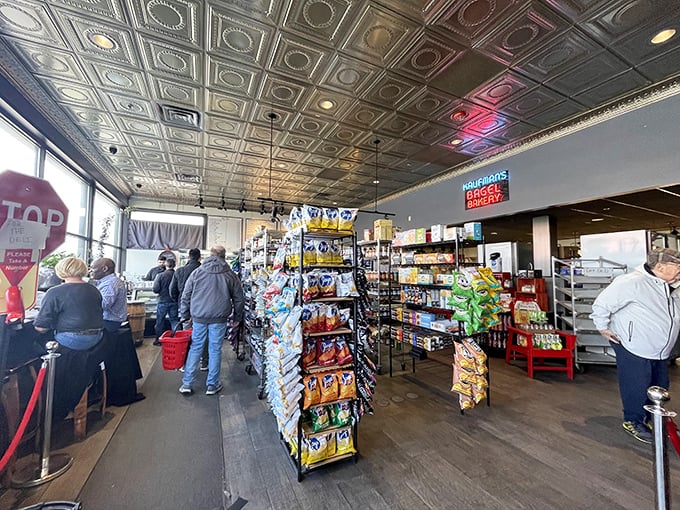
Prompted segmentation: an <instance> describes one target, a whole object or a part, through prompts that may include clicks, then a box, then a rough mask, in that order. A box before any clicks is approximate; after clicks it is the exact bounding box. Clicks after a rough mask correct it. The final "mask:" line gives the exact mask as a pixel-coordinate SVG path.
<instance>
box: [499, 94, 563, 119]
mask: <svg viewBox="0 0 680 510" xmlns="http://www.w3.org/2000/svg"><path fill="white" fill-rule="evenodd" d="M564 100H565V97H564V96H562V95H561V94H558V93H557V92H555V91H553V90H551V89H549V88H548V87H543V86H539V87H536V88H535V89H532V90H530V91H529V92H527V93H526V94H522V95H521V97H518V98H512V99H511V100H510V101H507V102H504V103H503V104H501V105H499V108H498V110H499V111H500V112H502V113H505V114H507V115H511V116H513V117H515V118H518V119H523V118H526V117H528V116H529V115H532V114H534V113H536V112H537V111H538V110H545V109H547V108H550V107H551V106H552V105H554V104H557V103H561V102H562V101H564Z"/></svg>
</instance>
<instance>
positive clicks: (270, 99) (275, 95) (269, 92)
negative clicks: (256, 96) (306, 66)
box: [260, 75, 311, 108]
mask: <svg viewBox="0 0 680 510" xmlns="http://www.w3.org/2000/svg"><path fill="white" fill-rule="evenodd" d="M310 90H311V87H309V86H308V85H303V84H298V83H295V82H292V81H291V80H287V79H284V78H279V77H276V76H271V75H270V76H267V77H266V78H265V79H264V83H263V85H262V92H261V94H260V100H261V101H263V102H265V103H270V104H273V105H282V106H284V107H288V108H297V107H298V106H300V104H301V103H302V102H303V101H304V99H305V98H306V96H307V94H308V92H309V91H310Z"/></svg>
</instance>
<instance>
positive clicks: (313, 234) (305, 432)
mask: <svg viewBox="0 0 680 510" xmlns="http://www.w3.org/2000/svg"><path fill="white" fill-rule="evenodd" d="M289 236H291V237H292V238H295V239H296V241H297V242H299V250H300V251H299V257H300V258H299V264H300V265H299V266H297V267H295V268H291V269H295V270H297V272H298V275H299V283H298V292H297V300H296V302H297V305H299V306H303V305H304V301H303V285H304V283H303V278H302V275H303V274H304V273H305V272H306V271H308V270H312V269H335V270H342V271H343V272H348V271H351V272H352V274H353V277H354V280H355V281H356V278H357V266H356V262H357V260H358V258H357V240H356V234H355V233H354V232H353V231H351V232H338V231H310V232H307V231H305V230H304V229H299V230H297V231H295V232H292V233H289ZM309 240H326V241H328V240H333V241H340V242H347V241H349V244H350V245H351V260H352V265H351V266H350V265H344V264H343V265H340V264H314V265H305V264H304V246H305V241H309ZM344 251H345V250H343V253H344ZM311 302H346V303H351V305H352V307H351V310H352V312H351V313H352V317H351V320H350V325H351V326H352V327H351V328H342V329H339V330H335V331H329V332H323V333H311V334H307V335H306V336H305V338H310V337H314V336H337V335H350V338H351V345H352V346H353V349H352V354H353V358H354V359H353V363H352V364H351V365H343V366H342V367H341V366H330V367H323V368H322V367H319V368H316V367H313V368H312V367H307V368H306V369H305V368H304V367H303V365H302V357H300V361H299V364H298V367H299V370H300V375H299V378H300V381H301V380H302V379H303V378H304V376H305V375H308V374H310V373H316V374H322V373H324V372H332V371H335V370H339V369H343V370H347V369H348V368H351V369H352V371H353V372H354V380H355V382H356V383H357V389H358V373H357V355H358V353H359V347H358V335H357V330H356V325H357V319H358V306H357V298H356V297H320V298H316V299H312V301H311ZM303 394H304V392H303ZM303 394H301V395H300V401H299V409H300V418H298V423H297V448H296V449H295V451H294V452H291V450H290V448H289V446H288V444H287V443H286V442H285V441H283V439H282V443H283V444H284V446H285V447H286V451H287V452H288V454H289V458H290V459H291V460H292V461H293V463H294V464H295V468H296V471H297V479H298V482H301V481H302V479H303V477H304V475H305V474H307V473H309V472H310V471H313V470H315V469H318V468H320V467H323V466H327V465H329V464H332V463H335V462H339V461H342V460H346V459H350V458H351V459H353V460H354V461H355V462H356V461H357V459H358V455H359V448H358V413H357V412H356V406H357V405H358V402H357V399H356V398H355V399H352V402H353V406H354V410H353V412H352V424H351V425H349V427H350V428H351V434H352V442H353V445H354V450H355V452H354V453H344V454H340V455H337V454H336V455H335V456H333V457H330V458H326V459H324V460H322V461H320V462H316V463H314V464H307V465H304V464H303V463H302V450H303V448H304V446H303V445H304V443H303V439H306V438H310V437H312V436H314V435H316V434H315V433H312V432H311V431H310V430H309V429H308V428H307V427H306V426H305V425H304V423H303V420H304V411H305V409H304V397H303ZM357 397H358V394H357ZM344 400H347V399H340V400H338V401H333V402H324V403H323V404H318V405H324V406H326V405H331V404H334V403H338V402H341V401H344ZM311 407H316V405H314V406H311ZM311 407H310V408H311ZM342 428H346V427H341V429H342ZM335 430H336V428H335V427H330V428H327V429H324V430H323V431H322V432H319V433H317V434H321V433H325V434H328V433H330V432H334V431H335Z"/></svg>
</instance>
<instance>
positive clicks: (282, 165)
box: [276, 163, 286, 168]
mask: <svg viewBox="0 0 680 510" xmlns="http://www.w3.org/2000/svg"><path fill="white" fill-rule="evenodd" d="M276 167H277V168H286V165H284V164H283V163H276Z"/></svg>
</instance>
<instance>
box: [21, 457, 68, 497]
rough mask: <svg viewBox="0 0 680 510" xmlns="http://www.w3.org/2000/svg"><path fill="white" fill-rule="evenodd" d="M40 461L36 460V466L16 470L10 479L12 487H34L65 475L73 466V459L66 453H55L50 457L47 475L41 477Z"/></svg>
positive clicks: (29, 465) (30, 465)
mask: <svg viewBox="0 0 680 510" xmlns="http://www.w3.org/2000/svg"><path fill="white" fill-rule="evenodd" d="M41 464H42V460H41V459H38V465H37V466H36V465H35V464H28V465H26V466H24V467H23V468H21V469H20V470H18V471H17V472H16V473H15V474H14V476H13V477H12V487H14V488H16V489H25V488H28V487H35V486H37V485H41V484H43V483H47V482H49V481H50V480H54V479H55V478H56V477H58V476H59V475H61V474H62V473H65V472H66V471H67V470H68V468H70V467H71V464H73V458H72V457H71V456H70V455H69V454H68V453H57V454H52V455H50V462H49V466H48V470H47V473H46V474H45V475H44V476H41V471H42V465H41Z"/></svg>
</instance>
